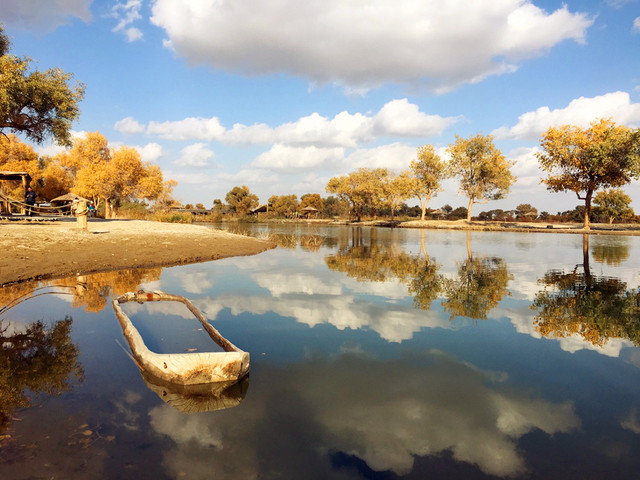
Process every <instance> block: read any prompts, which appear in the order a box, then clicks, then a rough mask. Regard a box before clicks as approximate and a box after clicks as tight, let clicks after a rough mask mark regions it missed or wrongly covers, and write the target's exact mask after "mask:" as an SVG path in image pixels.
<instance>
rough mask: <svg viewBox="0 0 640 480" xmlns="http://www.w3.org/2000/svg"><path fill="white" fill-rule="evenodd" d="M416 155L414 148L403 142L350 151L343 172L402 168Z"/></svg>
mask: <svg viewBox="0 0 640 480" xmlns="http://www.w3.org/2000/svg"><path fill="white" fill-rule="evenodd" d="M415 157H416V149H415V148H414V147H412V146H409V145H406V144H403V143H391V144H389V145H382V146H380V147H376V148H369V149H360V150H356V151H355V152H353V153H351V154H350V155H349V156H348V157H347V159H346V160H345V163H344V170H345V173H346V172H348V171H353V170H354V169H357V168H388V169H390V170H402V169H405V168H407V167H408V166H409V163H410V162H411V160H413V159H414V158H415Z"/></svg>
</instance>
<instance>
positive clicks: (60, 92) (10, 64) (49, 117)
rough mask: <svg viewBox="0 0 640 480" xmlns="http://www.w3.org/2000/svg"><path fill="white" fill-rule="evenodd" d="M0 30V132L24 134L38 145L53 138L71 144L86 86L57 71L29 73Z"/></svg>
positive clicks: (26, 63) (62, 143)
mask: <svg viewBox="0 0 640 480" xmlns="http://www.w3.org/2000/svg"><path fill="white" fill-rule="evenodd" d="M9 46H10V42H9V39H8V38H7V36H6V35H5V33H4V31H3V29H2V27H0V72H2V73H1V74H0V133H2V134H5V135H6V133H7V132H12V133H19V134H23V135H24V136H25V137H26V138H28V139H29V140H32V141H34V142H37V143H41V142H43V141H44V140H45V139H46V138H49V137H53V138H54V139H55V140H56V142H57V143H59V144H61V145H70V144H71V125H72V123H73V122H74V121H75V120H77V119H78V117H79V116H80V109H79V107H78V104H79V103H80V101H81V100H82V98H83V97H84V90H85V87H84V85H82V84H79V83H76V84H75V85H74V86H71V85H70V83H71V80H72V78H73V76H72V75H71V74H69V73H65V72H63V71H62V70H60V69H59V68H52V69H49V70H46V71H44V72H40V71H37V70H36V71H33V72H31V73H29V72H28V69H29V64H30V60H29V59H28V58H24V59H20V58H18V57H16V56H14V55H11V54H10V53H9Z"/></svg>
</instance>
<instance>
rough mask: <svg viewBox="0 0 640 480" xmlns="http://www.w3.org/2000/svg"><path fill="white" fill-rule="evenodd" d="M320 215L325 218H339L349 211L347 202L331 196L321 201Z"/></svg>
mask: <svg viewBox="0 0 640 480" xmlns="http://www.w3.org/2000/svg"><path fill="white" fill-rule="evenodd" d="M322 203H323V206H322V214H323V215H324V216H326V217H329V218H332V217H340V216H342V215H344V214H346V213H347V212H348V211H349V202H347V201H346V200H343V199H340V198H336V197H334V196H333V195H330V196H328V197H327V198H325V199H324V200H323V202H322Z"/></svg>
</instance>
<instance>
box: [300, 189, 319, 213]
mask: <svg viewBox="0 0 640 480" xmlns="http://www.w3.org/2000/svg"><path fill="white" fill-rule="evenodd" d="M306 207H313V208H315V209H316V210H318V211H319V212H321V211H322V210H323V209H324V201H323V200H322V197H321V196H320V194H318V193H305V194H304V195H302V196H301V197H300V207H299V208H300V210H302V209H303V208H306Z"/></svg>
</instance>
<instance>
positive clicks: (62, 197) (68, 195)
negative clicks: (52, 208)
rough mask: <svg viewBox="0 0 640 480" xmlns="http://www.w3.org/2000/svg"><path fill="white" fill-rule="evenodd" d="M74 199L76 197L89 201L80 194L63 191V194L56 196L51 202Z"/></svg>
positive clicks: (71, 200)
mask: <svg viewBox="0 0 640 480" xmlns="http://www.w3.org/2000/svg"><path fill="white" fill-rule="evenodd" d="M76 199H78V200H79V201H85V202H87V203H89V202H90V201H91V200H87V199H86V198H83V197H81V196H80V195H76V194H75V193H65V194H64V195H60V196H59V197H56V198H54V199H53V200H51V201H52V202H73V201H74V200H76Z"/></svg>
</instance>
